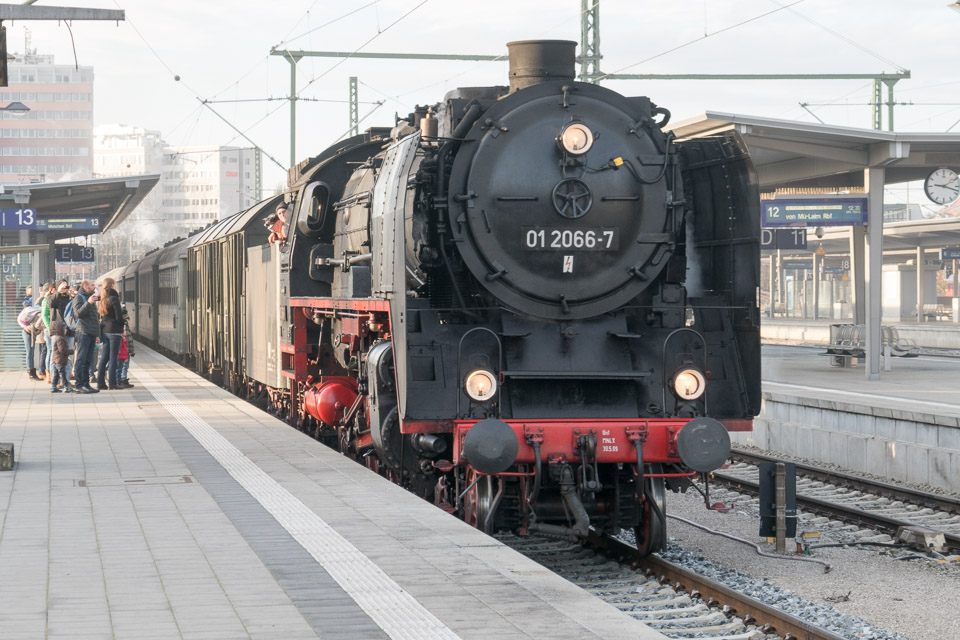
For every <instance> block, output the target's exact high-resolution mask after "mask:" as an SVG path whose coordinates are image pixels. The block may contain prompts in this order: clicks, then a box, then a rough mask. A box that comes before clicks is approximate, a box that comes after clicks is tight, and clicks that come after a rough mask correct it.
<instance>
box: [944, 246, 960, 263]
mask: <svg viewBox="0 0 960 640" xmlns="http://www.w3.org/2000/svg"><path fill="white" fill-rule="evenodd" d="M940 259H941V260H960V247H948V248H946V249H940Z"/></svg>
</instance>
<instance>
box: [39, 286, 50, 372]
mask: <svg viewBox="0 0 960 640" xmlns="http://www.w3.org/2000/svg"><path fill="white" fill-rule="evenodd" d="M53 290H54V288H53V282H51V281H50V280H47V281H46V282H44V283H43V286H41V287H40V293H39V294H38V296H37V299H38V300H39V301H40V316H39V317H38V318H37V327H36V328H37V332H36V333H37V337H36V343H37V344H38V345H40V353H39V354H38V355H39V357H40V360H39V361H38V362H37V375H38V376H40V379H41V380H45V381H47V382H50V350H49V349H47V343H48V342H49V338H50V331H48V329H49V326H48V325H47V322H46V320H44V318H43V316H44V314H45V313H47V310H46V306H47V297H48V296H49V295H50V293H52V292H53Z"/></svg>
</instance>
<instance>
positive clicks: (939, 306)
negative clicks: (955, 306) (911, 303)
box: [923, 302, 953, 320]
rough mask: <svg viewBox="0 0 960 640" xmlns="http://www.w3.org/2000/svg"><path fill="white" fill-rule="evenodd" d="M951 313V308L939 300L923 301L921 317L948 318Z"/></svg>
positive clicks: (932, 318)
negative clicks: (934, 301)
mask: <svg viewBox="0 0 960 640" xmlns="http://www.w3.org/2000/svg"><path fill="white" fill-rule="evenodd" d="M952 315H953V310H952V309H951V308H950V307H949V306H947V305H945V304H943V303H940V302H936V303H933V302H931V303H924V304H923V317H924V318H926V319H928V320H949V319H950V318H951V317H952Z"/></svg>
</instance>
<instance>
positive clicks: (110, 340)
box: [97, 278, 123, 391]
mask: <svg viewBox="0 0 960 640" xmlns="http://www.w3.org/2000/svg"><path fill="white" fill-rule="evenodd" d="M102 284H103V297H102V298H101V299H100V302H98V303H97V311H98V312H99V313H100V366H99V367H98V368H97V390H98V391H106V390H107V389H110V390H111V391H112V390H114V389H119V388H120V387H119V386H118V385H117V365H118V363H119V358H118V356H119V355H120V345H121V343H122V342H123V309H121V308H120V294H119V293H117V283H116V281H115V280H114V279H113V278H104V279H103V283H102Z"/></svg>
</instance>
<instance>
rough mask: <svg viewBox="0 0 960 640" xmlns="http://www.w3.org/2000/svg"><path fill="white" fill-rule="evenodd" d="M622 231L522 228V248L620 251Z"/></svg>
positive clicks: (614, 228)
mask: <svg viewBox="0 0 960 640" xmlns="http://www.w3.org/2000/svg"><path fill="white" fill-rule="evenodd" d="M619 231H620V230H619V229H617V228H616V227H596V228H592V229H556V228H550V227H521V229H520V236H521V241H520V243H521V246H523V248H524V249H537V250H548V251H549V250H551V249H556V250H565V249H583V250H586V251H619V250H620V232H619Z"/></svg>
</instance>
